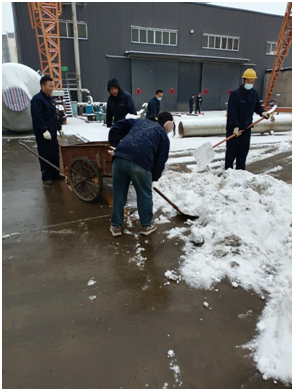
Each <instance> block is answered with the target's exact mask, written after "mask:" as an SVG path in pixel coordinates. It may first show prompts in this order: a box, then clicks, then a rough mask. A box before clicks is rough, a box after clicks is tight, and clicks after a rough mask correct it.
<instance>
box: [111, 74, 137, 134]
mask: <svg viewBox="0 0 294 391" xmlns="http://www.w3.org/2000/svg"><path fill="white" fill-rule="evenodd" d="M107 90H108V92H109V93H110V96H109V98H108V100H107V111H106V125H107V127H108V128H111V126H112V124H113V123H114V124H115V123H116V122H117V121H119V120H121V119H123V118H125V116H126V115H127V114H134V115H137V110H136V108H135V102H134V99H133V97H132V95H131V94H129V93H128V92H126V91H124V90H122V89H121V88H120V85H119V83H118V81H117V80H116V79H112V80H109V81H108V83H107Z"/></svg>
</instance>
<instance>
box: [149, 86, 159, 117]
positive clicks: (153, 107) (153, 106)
mask: <svg viewBox="0 0 294 391" xmlns="http://www.w3.org/2000/svg"><path fill="white" fill-rule="evenodd" d="M162 97H163V91H162V90H157V91H156V92H155V96H154V97H153V98H152V99H150V101H149V102H148V106H147V112H146V118H147V119H148V118H149V117H150V116H151V115H155V116H156V117H157V116H158V113H159V112H160V101H161V100H162Z"/></svg>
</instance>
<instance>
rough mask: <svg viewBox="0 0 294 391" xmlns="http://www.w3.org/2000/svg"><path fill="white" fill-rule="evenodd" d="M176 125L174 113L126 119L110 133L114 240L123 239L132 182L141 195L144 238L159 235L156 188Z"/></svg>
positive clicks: (139, 210) (139, 211) (138, 203)
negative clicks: (112, 152)
mask: <svg viewBox="0 0 294 391" xmlns="http://www.w3.org/2000/svg"><path fill="white" fill-rule="evenodd" d="M173 127H174V122H173V117H172V115H171V114H170V113H167V112H163V113H160V114H159V115H158V118H155V117H154V116H153V117H151V119H143V118H141V119H124V120H121V121H119V122H117V123H116V124H114V125H113V127H112V128H111V129H110V132H109V142H110V145H111V146H112V147H113V149H114V150H115V152H114V155H113V163H112V183H113V187H112V192H113V205H112V219H111V227H110V231H111V233H112V235H113V236H121V235H122V226H123V221H124V206H125V204H126V201H127V196H128V190H129V185H130V182H132V183H133V185H134V187H135V190H136V194H137V206H138V213H139V217H140V223H141V226H142V229H141V234H142V235H145V236H147V235H150V234H151V233H152V232H154V231H156V228H157V227H156V225H155V223H154V222H152V218H153V201H152V188H153V187H154V183H153V182H155V181H158V179H159V178H160V177H161V174H162V171H163V169H164V166H165V163H166V161H167V159H168V154H169V145H170V143H169V138H168V135H167V134H168V133H169V132H171V131H172V130H173Z"/></svg>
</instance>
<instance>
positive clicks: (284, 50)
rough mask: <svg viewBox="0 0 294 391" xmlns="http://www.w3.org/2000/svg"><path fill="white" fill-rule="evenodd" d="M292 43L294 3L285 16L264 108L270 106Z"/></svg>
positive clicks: (290, 5) (288, 5) (290, 4)
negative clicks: (293, 9)
mask: <svg viewBox="0 0 294 391" xmlns="http://www.w3.org/2000/svg"><path fill="white" fill-rule="evenodd" d="M291 43H292V3H288V4H287V8H286V12H285V16H284V19H283V23H282V27H281V30H280V34H279V38H278V42H277V49H276V54H275V58H274V65H273V68H272V72H271V76H270V79H269V83H268V87H267V90H266V93H265V97H264V100H263V101H264V106H268V105H269V101H270V97H271V95H272V93H273V90H274V87H275V84H276V81H277V79H278V76H279V73H280V70H281V68H282V65H283V62H284V60H285V58H286V57H287V55H288V53H289V50H290V47H291Z"/></svg>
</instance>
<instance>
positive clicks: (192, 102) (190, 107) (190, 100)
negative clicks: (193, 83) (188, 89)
mask: <svg viewBox="0 0 294 391" xmlns="http://www.w3.org/2000/svg"><path fill="white" fill-rule="evenodd" d="M194 98H195V95H194V94H192V95H191V98H190V99H189V109H190V111H189V113H190V114H192V112H193V106H194Z"/></svg>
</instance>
